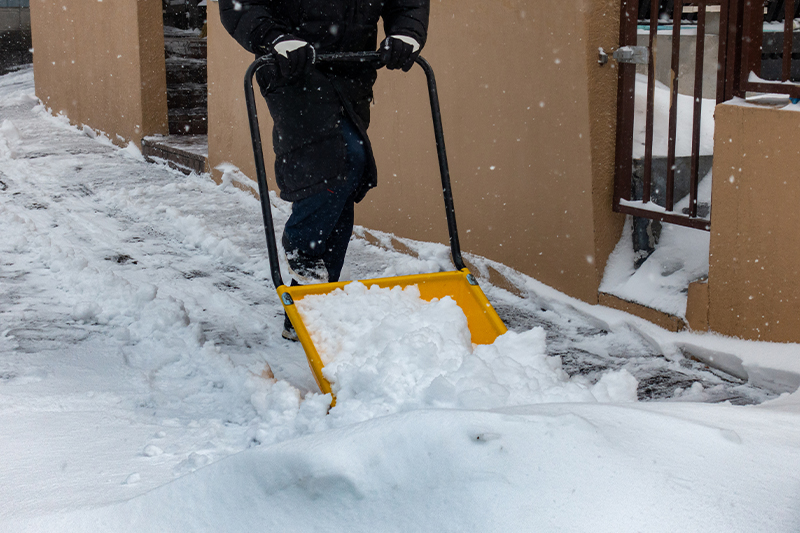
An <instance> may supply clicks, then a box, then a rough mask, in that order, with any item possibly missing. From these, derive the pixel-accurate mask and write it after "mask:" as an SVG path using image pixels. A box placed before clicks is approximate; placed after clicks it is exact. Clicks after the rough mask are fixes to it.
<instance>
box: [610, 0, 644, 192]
mask: <svg viewBox="0 0 800 533" xmlns="http://www.w3.org/2000/svg"><path fill="white" fill-rule="evenodd" d="M638 11H639V4H638V2H637V0H622V1H621V3H620V27H619V45H620V46H621V47H622V46H635V45H636V31H637V28H636V23H637V20H638ZM617 79H618V86H619V88H618V90H617V144H616V179H615V180H614V206H618V205H619V202H620V200H621V199H623V198H625V199H630V197H631V177H632V176H631V175H632V173H633V150H632V146H631V139H633V126H634V115H635V111H636V110H635V102H636V65H632V64H629V63H620V64H619V65H617Z"/></svg>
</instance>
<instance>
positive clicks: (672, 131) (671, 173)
mask: <svg viewBox="0 0 800 533" xmlns="http://www.w3.org/2000/svg"><path fill="white" fill-rule="evenodd" d="M682 13H683V0H675V14H674V15H673V18H672V20H673V24H672V66H671V72H670V82H671V83H670V86H671V89H672V94H671V95H670V101H669V138H668V145H667V185H666V187H667V190H666V191H665V192H666V197H667V202H666V203H667V205H666V209H667V211H672V210H673V209H674V208H675V147H676V145H677V132H678V82H679V81H680V80H679V79H678V72H679V71H680V62H681V47H680V42H681V14H682Z"/></svg>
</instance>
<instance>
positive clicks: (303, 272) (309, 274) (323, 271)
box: [286, 251, 328, 285]
mask: <svg viewBox="0 0 800 533" xmlns="http://www.w3.org/2000/svg"><path fill="white" fill-rule="evenodd" d="M286 262H287V263H288V264H289V273H290V274H291V275H292V278H294V280H295V281H296V282H297V283H298V284H300V285H312V284H314V283H328V268H327V267H326V266H325V262H324V261H323V260H322V258H321V257H309V256H307V255H305V254H303V253H300V252H299V251H293V252H288V253H287V254H286Z"/></svg>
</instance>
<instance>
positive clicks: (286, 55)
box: [272, 35, 317, 80]
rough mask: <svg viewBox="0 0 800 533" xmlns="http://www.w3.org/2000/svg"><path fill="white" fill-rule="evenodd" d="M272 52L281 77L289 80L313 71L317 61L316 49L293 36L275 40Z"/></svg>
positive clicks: (282, 36) (284, 36) (283, 36)
mask: <svg viewBox="0 0 800 533" xmlns="http://www.w3.org/2000/svg"><path fill="white" fill-rule="evenodd" d="M272 50H273V51H274V52H275V59H276V60H277V61H278V69H279V70H280V73H281V76H282V77H284V78H286V79H288V80H291V79H294V78H296V77H297V76H299V75H301V74H304V73H306V72H308V71H309V70H311V68H312V67H313V66H314V63H315V62H316V60H317V52H316V50H314V47H313V46H311V45H310V44H308V43H307V42H306V41H303V40H301V39H298V38H296V37H294V36H293V35H281V36H280V37H278V38H277V39H275V40H274V41H273V42H272Z"/></svg>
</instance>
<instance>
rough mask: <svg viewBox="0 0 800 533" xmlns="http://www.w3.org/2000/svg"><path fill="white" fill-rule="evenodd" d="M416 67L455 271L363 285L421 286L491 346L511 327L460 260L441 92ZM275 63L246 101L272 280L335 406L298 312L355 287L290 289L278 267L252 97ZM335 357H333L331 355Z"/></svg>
mask: <svg viewBox="0 0 800 533" xmlns="http://www.w3.org/2000/svg"><path fill="white" fill-rule="evenodd" d="M316 62H317V63H318V64H319V63H327V62H366V63H370V64H372V65H374V66H375V67H376V68H380V67H381V66H383V65H381V63H380V54H379V53H378V52H341V53H334V54H318V55H317V58H316ZM416 63H417V64H418V65H419V66H420V67H422V69H423V71H424V72H425V76H426V78H427V81H428V94H429V96H430V105H431V114H432V116H433V129H434V135H435V138H436V151H437V154H438V157H439V171H440V174H441V180H442V190H443V193H444V204H445V213H446V216H447V228H448V231H449V234H450V252H451V255H452V260H453V264H454V265H455V267H456V271H453V272H436V273H431V274H418V275H412V276H395V277H388V278H378V279H368V280H359V281H360V282H361V283H363V284H364V285H366V286H367V287H371V286H373V285H378V286H379V287H380V288H392V287H397V286H400V287H401V288H405V287H408V286H412V285H416V286H417V287H418V288H419V292H420V296H421V298H422V299H423V300H425V301H431V300H433V299H435V298H439V299H441V298H443V297H445V296H449V297H451V298H452V299H453V300H454V301H455V302H456V303H457V304H458V306H459V307H460V308H461V309H462V311H463V312H464V314H465V315H466V318H467V325H468V327H469V331H470V334H471V336H472V343H473V344H491V343H493V342H494V341H495V339H496V338H497V337H498V336H500V335H502V334H503V333H505V332H506V331H507V330H506V327H505V325H504V324H503V321H502V320H500V317H499V316H498V315H497V312H496V311H495V309H494V308H493V307H492V305H491V304H490V303H489V300H488V299H487V298H486V296H485V295H484V293H483V291H482V290H481V288H480V286H479V285H478V282H477V280H476V279H475V276H473V275H472V274H471V273H470V272H469V270H468V269H467V267H466V266H465V265H464V260H463V258H462V257H461V248H460V244H459V240H458V230H457V228H456V217H455V208H454V207H453V193H452V190H451V187H450V171H449V168H448V165H447V153H446V151H445V146H444V133H443V130H442V117H441V111H440V109H439V97H438V93H437V90H436V79H435V77H434V74H433V69H432V68H431V66H430V64H429V63H428V62H427V61H426V60H425V59H423V58H422V57H418V58H417V59H416ZM274 64H275V61H274V59H273V57H272V56H271V55H266V56H262V57H259V58H258V59H256V60H255V61H254V62H253V63H252V64H251V65H250V67H249V68H248V69H247V74H246V75H245V100H246V103H247V114H248V118H249V121H250V135H251V137H252V141H253V154H254V156H255V167H256V174H257V178H258V192H259V196H260V198H261V213H262V215H263V217H264V230H265V232H266V236H267V251H268V254H269V262H270V270H271V274H272V280H273V283H274V284H275V288H276V289H277V292H278V296H279V297H280V300H281V303H282V304H283V307H284V309H285V310H286V314H287V315H288V317H289V320H291V322H292V325H293V326H294V328H295V331H296V332H297V336H298V338H299V340H300V343H301V344H302V346H303V349H304V350H305V353H306V357H307V358H308V364H309V366H310V367H311V371H312V372H313V374H314V378H315V379H316V382H317V384H318V385H319V388H320V390H321V391H322V392H323V393H326V394H327V393H330V394H331V395H332V396H333V403H332V405H335V402H336V398H335V395H334V394H333V391H332V390H331V385H330V383H329V382H328V380H327V379H326V378H325V376H324V375H323V373H322V370H323V367H324V364H323V361H322V358H321V357H320V354H319V352H318V351H317V348H316V346H314V342H313V341H312V339H311V335H310V332H309V331H308V329H307V327H306V325H305V323H304V322H303V317H302V316H301V315H300V313H299V312H298V310H297V306H296V305H295V303H296V302H298V301H300V300H302V299H303V298H305V297H306V296H309V295H322V294H327V293H330V292H332V291H334V290H336V289H338V288H342V287H344V286H345V285H347V284H349V283H352V282H351V281H343V282H336V283H320V284H314V285H296V286H287V285H285V284H284V283H283V278H282V276H281V271H280V264H279V261H278V246H277V240H276V236H275V227H274V224H273V220H272V210H271V207H270V202H269V189H268V186H267V175H266V171H265V167H264V153H263V149H262V144H261V133H260V130H259V127H258V113H257V111H256V100H255V93H254V91H253V77H254V76H255V74H256V71H257V70H258V69H260V68H262V67H265V66H272V65H274ZM327 355H333V354H327Z"/></svg>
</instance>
